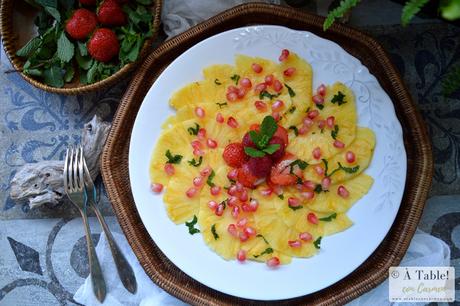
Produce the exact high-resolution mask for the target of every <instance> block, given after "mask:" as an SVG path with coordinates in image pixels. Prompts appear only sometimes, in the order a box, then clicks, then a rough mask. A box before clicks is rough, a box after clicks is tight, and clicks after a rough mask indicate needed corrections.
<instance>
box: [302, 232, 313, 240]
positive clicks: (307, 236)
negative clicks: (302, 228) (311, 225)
mask: <svg viewBox="0 0 460 306" xmlns="http://www.w3.org/2000/svg"><path fill="white" fill-rule="evenodd" d="M299 239H300V240H302V241H310V240H312V239H313V236H312V235H311V234H310V233H308V232H303V233H299Z"/></svg>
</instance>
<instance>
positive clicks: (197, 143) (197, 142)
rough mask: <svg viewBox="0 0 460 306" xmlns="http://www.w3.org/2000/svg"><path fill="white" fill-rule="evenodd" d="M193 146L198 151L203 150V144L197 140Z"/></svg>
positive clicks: (192, 143) (193, 142)
mask: <svg viewBox="0 0 460 306" xmlns="http://www.w3.org/2000/svg"><path fill="white" fill-rule="evenodd" d="M191 145H192V148H194V149H197V150H199V149H201V147H202V144H201V142H200V141H199V140H196V139H195V140H193V141H192V142H191Z"/></svg>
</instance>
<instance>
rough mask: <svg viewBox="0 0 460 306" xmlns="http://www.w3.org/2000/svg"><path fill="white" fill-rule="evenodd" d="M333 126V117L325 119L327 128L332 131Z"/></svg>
mask: <svg viewBox="0 0 460 306" xmlns="http://www.w3.org/2000/svg"><path fill="white" fill-rule="evenodd" d="M334 124H335V117H334V116H329V117H327V119H326V125H327V127H328V128H330V129H332V128H334Z"/></svg>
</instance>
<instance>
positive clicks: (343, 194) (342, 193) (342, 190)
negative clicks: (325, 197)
mask: <svg viewBox="0 0 460 306" xmlns="http://www.w3.org/2000/svg"><path fill="white" fill-rule="evenodd" d="M337 194H338V195H339V196H341V197H342V198H348V196H349V195H350V192H349V191H348V190H347V188H345V186H343V185H340V186H339V188H337Z"/></svg>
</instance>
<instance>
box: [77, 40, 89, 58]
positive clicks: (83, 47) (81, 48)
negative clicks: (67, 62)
mask: <svg viewBox="0 0 460 306" xmlns="http://www.w3.org/2000/svg"><path fill="white" fill-rule="evenodd" d="M77 47H78V51H80V55H81V56H86V55H88V48H87V47H86V44H85V43H82V42H80V41H79V42H77Z"/></svg>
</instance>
